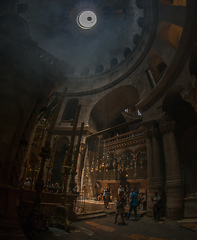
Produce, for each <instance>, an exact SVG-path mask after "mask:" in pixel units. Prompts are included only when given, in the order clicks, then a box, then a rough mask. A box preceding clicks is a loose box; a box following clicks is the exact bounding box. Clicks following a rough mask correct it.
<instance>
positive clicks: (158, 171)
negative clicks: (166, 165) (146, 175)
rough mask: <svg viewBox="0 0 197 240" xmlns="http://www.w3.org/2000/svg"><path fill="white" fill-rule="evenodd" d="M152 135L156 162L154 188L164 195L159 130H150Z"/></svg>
mask: <svg viewBox="0 0 197 240" xmlns="http://www.w3.org/2000/svg"><path fill="white" fill-rule="evenodd" d="M150 132H151V135H152V151H153V160H154V188H155V191H156V192H158V193H159V194H161V193H162V185H163V173H162V161H161V149H160V144H159V131H158V129H157V128H154V127H152V128H151V129H150Z"/></svg>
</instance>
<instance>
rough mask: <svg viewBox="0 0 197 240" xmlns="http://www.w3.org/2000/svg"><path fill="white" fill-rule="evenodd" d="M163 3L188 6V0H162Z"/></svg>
mask: <svg viewBox="0 0 197 240" xmlns="http://www.w3.org/2000/svg"><path fill="white" fill-rule="evenodd" d="M160 1H161V3H162V4H163V5H173V6H186V5H187V3H186V0H160Z"/></svg>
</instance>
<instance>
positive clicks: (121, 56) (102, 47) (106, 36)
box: [22, 0, 147, 76]
mask: <svg viewBox="0 0 197 240" xmlns="http://www.w3.org/2000/svg"><path fill="white" fill-rule="evenodd" d="M146 6H147V3H146V4H145V3H144V1H139V0H137V1H133V0H120V1H107V0H99V1H97V0H86V1H80V0H77V1H73V0H67V1H62V0H56V1H48V0H39V1H31V3H29V10H28V11H27V12H26V13H25V14H23V15H22V16H23V17H24V18H25V19H26V21H27V23H28V26H29V28H30V34H31V36H32V39H33V40H34V41H36V42H38V44H39V46H40V47H42V48H43V49H44V50H46V51H47V52H49V53H51V54H52V55H54V56H55V57H57V58H58V59H60V60H63V61H65V62H67V63H68V64H69V65H70V68H69V70H68V75H75V76H87V75H94V74H99V73H102V72H105V71H108V70H110V69H112V68H113V69H114V68H115V67H117V66H118V65H119V64H120V63H122V62H123V61H124V60H125V59H128V58H130V57H131V55H132V54H133V53H134V52H135V50H136V48H137V45H138V44H139V42H140V40H141V39H142V33H143V27H144V26H145V24H144V21H145V19H144V8H146ZM83 11H92V12H94V13H95V15H96V18H97V23H96V24H95V25H94V27H92V28H90V29H84V28H81V27H80V26H79V25H78V24H77V18H78V16H79V14H80V13H82V12H83Z"/></svg>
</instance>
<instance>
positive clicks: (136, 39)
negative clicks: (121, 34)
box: [133, 34, 140, 45]
mask: <svg viewBox="0 0 197 240" xmlns="http://www.w3.org/2000/svg"><path fill="white" fill-rule="evenodd" d="M139 39H140V35H139V34H135V35H134V36H133V43H134V44H135V45H136V44H137V43H138V41H139Z"/></svg>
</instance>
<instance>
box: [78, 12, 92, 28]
mask: <svg viewBox="0 0 197 240" xmlns="http://www.w3.org/2000/svg"><path fill="white" fill-rule="evenodd" d="M96 23H97V17H96V14H95V13H94V12H92V11H83V12H81V13H80V14H79V15H78V16H77V24H78V25H79V27H81V28H83V29H90V28H92V27H94V26H95V24H96Z"/></svg>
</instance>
